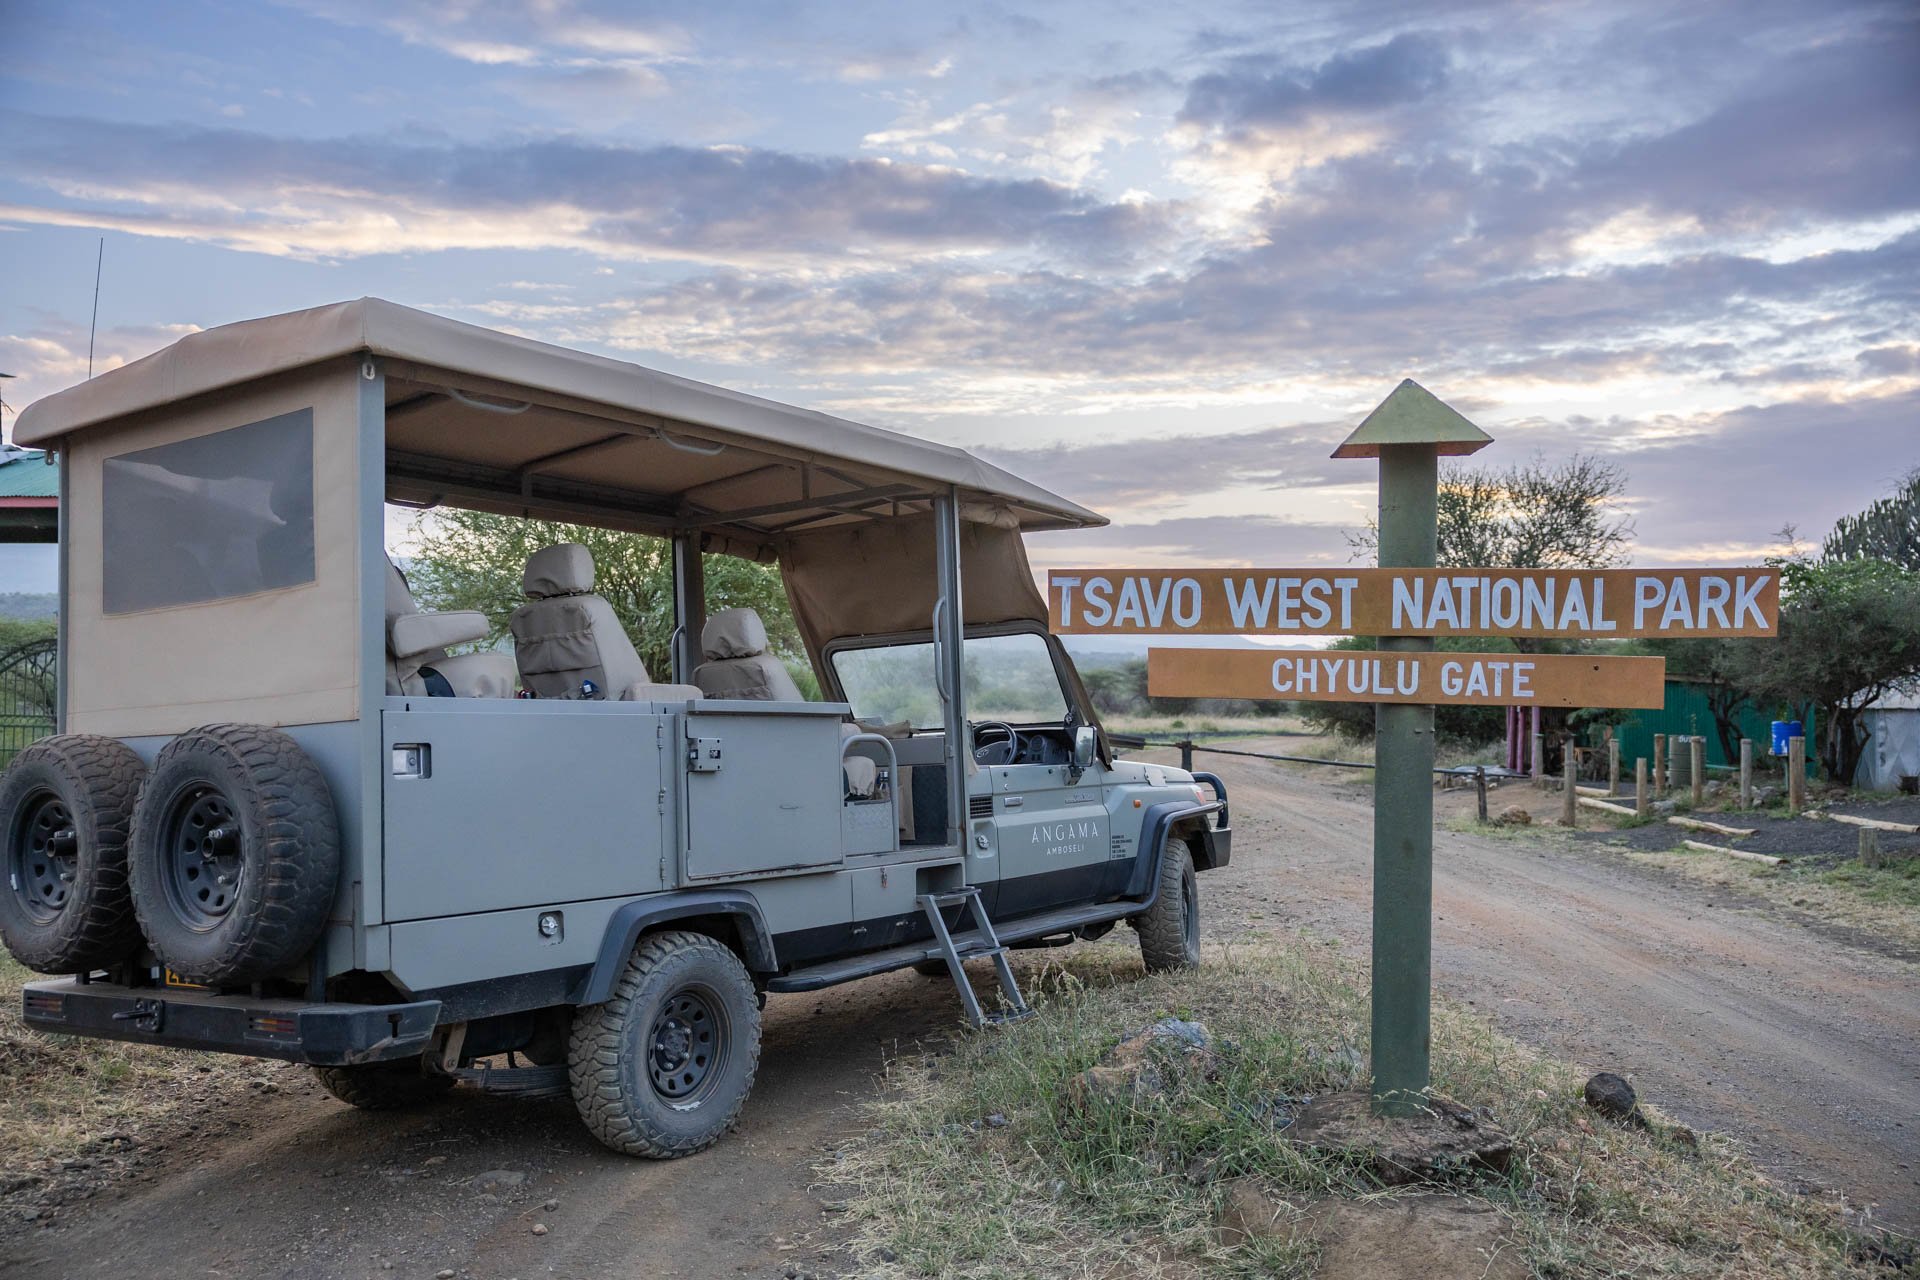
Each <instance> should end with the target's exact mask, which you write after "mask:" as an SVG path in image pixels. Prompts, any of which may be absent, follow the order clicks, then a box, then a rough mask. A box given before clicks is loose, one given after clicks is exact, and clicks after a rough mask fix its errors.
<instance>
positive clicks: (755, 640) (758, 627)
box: [700, 609, 767, 661]
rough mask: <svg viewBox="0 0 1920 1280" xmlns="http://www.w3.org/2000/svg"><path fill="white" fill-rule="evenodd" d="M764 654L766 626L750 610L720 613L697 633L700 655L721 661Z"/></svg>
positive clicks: (726, 610)
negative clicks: (698, 635) (698, 634)
mask: <svg viewBox="0 0 1920 1280" xmlns="http://www.w3.org/2000/svg"><path fill="white" fill-rule="evenodd" d="M766 651H767V624H766V623H764V622H762V621H760V615H759V614H758V613H756V612H755V611H753V610H752V609H722V610H721V611H720V612H718V613H716V614H714V615H713V616H712V617H711V618H708V619H707V625H706V626H705V627H702V628H701V630H700V652H702V653H704V654H706V655H707V657H709V658H712V659H715V660H716V661H722V660H725V659H727V658H751V657H754V656H755V655H757V654H762V653H765V652H766Z"/></svg>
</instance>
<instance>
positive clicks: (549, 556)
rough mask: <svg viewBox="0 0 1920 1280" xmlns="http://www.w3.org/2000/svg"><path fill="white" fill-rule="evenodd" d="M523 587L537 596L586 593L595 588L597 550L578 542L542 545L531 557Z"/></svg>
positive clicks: (533, 597) (538, 597) (545, 597)
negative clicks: (594, 575) (594, 564)
mask: <svg viewBox="0 0 1920 1280" xmlns="http://www.w3.org/2000/svg"><path fill="white" fill-rule="evenodd" d="M520 589H521V590H522V591H524V592H526V593H527V595H528V596H529V597H530V598H532V599H534V600H545V599H547V598H548V597H549V596H580V595H585V594H587V593H588V592H589V591H592V590H593V553H592V552H591V551H589V550H587V549H586V548H585V547H583V546H581V545H580V544H579V543H577V542H562V543H560V544H559V545H557V546H552V547H542V548H540V550H538V551H536V552H534V553H533V554H532V555H530V556H528V557H527V571H526V572H525V573H523V574H521V575H520Z"/></svg>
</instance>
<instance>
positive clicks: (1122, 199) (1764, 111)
mask: <svg viewBox="0 0 1920 1280" xmlns="http://www.w3.org/2000/svg"><path fill="white" fill-rule="evenodd" d="M0 48H4V49H5V52H6V56H5V59H4V73H3V74H0V144H3V145H0V158H3V161H4V162H3V163H0V372H6V373H11V374H13V375H15V377H14V378H13V380H11V381H7V382H0V394H4V396H5V398H6V402H7V410H6V413H5V415H4V417H5V422H6V424H7V426H8V428H9V429H10V428H11V423H12V411H13V409H14V407H15V406H18V405H24V404H27V403H31V401H32V400H34V399H36V398H37V397H39V396H42V395H45V394H48V393H50V392H52V391H56V390H58V389H60V388H62V387H65V386H68V385H71V384H72V383H74V382H76V381H79V380H81V379H82V378H84V377H85V376H86V373H87V346H88V328H89V321H90V316H91V311H92V307H93V302H94V274H95V271H94V269H95V262H96V252H101V244H102V240H103V239H104V251H103V252H102V258H101V262H102V270H101V283H100V291H99V319H98V335H97V340H96V344H95V345H96V350H95V353H94V369H95V371H96V372H99V371H101V370H105V369H111V368H113V367H115V366H117V365H119V364H122V363H125V362H126V361H129V360H132V359H136V358H138V357H139V356H141V355H144V354H147V353H148V352H151V351H153V350H156V349H158V348H159V347H161V346H164V345H165V344H167V343H168V342H170V341H172V340H173V339H175V338H177V337H178V336H180V335H182V334H184V333H188V332H191V331H192V330H194V329H196V328H202V327H209V326H212V325H217V324H222V323H226V322H230V321H234V320H241V319H247V318H251V317H255V316H260V315H267V314H271V313H275V312H281V311H290V310H295V309H298V308H302V307H308V306H314V305H318V304H321V303H325V302H332V301H338V300H340V299H344V298H353V297H359V296H362V295H369V294H371V295H376V296H380V297H385V298H389V299H392V300H394V301H396V302H401V303H404V304H407V305H410V306H416V307H422V308H425V309H428V310H431V311H435V312H438V313H440V314H443V315H448V316H452V317H455V318H457V319H461V320H467V321H471V322H474V323H478V324H484V325H490V326H493V327H496V328H501V329H506V330H510V331H512V332H515V333H520V334H524V335H527V336H530V337H535V338H540V339H543V340H547V341H552V342H557V343H562V344H565V345H568V346H573V347H579V348H582V349H585V350H589V351H595V352H599V353H602V354H606V355H612V356H616V357H619V358H622V359H627V360H631V361H634V362H636V363H638V364H642V365H647V366H649V367H653V368H658V369H665V370H669V371H672V372H675V373H679V374H683V375H687V376H691V377H696V378H702V379H706V380H709V381H713V382H719V383H723V384H726V385H729V386H733V387H738V388H741V389H743V390H748V391H752V392H755V393H757V394H761V395H766V396H770V397H773V398H775V399H779V400H783V401H788V402H791V403H797V404H802V405H806V406H810V407H814V408H818V409H823V410H826V411H829V412H833V413H838V414H842V415H844V416H847V417H851V418H854V419H857V420H860V421H864V422H869V423H873V424H875V425H878V426H885V427H890V428H894V429H897V430H900V431H905V432H909V433H911V434H914V435H918V436H923V437H927V438H930V439H935V440H940V441H944V442H947V443H952V444H957V445H962V446H965V447H968V448H972V449H976V450H978V451H979V452H981V453H983V454H984V455H985V456H987V457H989V458H990V459H992V460H993V461H995V462H997V463H1000V464H1001V465H1004V466H1006V467H1008V468H1010V469H1012V470H1014V471H1016V472H1018V473H1020V474H1023V475H1026V476H1028V477H1030V478H1032V479H1034V480H1036V481H1038V482H1040V483H1042V484H1045V485H1047V486H1048V487H1050V488H1052V489H1054V490H1055V491H1056V492H1059V493H1061V494H1063V495H1065V496H1067V497H1069V498H1072V499H1074V500H1076V501H1078V502H1081V503H1083V504H1085V505H1088V506H1091V507H1094V508H1095V509H1097V510H1100V511H1102V512H1104V513H1105V514H1107V515H1109V516H1111V517H1112V519H1113V524H1112V526H1111V527H1109V528H1106V529H1101V530H1094V531H1087V532H1080V533H1058V534H1045V535H1036V536H1035V537H1033V538H1031V539H1029V550H1030V553H1031V555H1032V557H1033V559H1034V561H1035V563H1036V565H1038V566H1041V567H1044V566H1047V565H1074V564H1079V565H1085V564H1099V565H1113V566H1119V565H1159V564H1183V563H1184V564H1261V565H1267V566H1281V565H1312V564H1322V563H1343V562H1346V561H1347V560H1348V559H1349V556H1350V554H1351V553H1350V549H1349V546H1348V543H1347V539H1346V533H1347V532H1348V531H1350V530H1352V529H1354V528H1356V527H1358V526H1359V525H1361V524H1362V523H1363V522H1364V521H1365V519H1366V518H1367V516H1368V514H1369V512H1370V510H1371V508H1372V505H1373V502H1374V500H1375V489H1374V481H1375V473H1374V468H1373V465H1372V464H1370V463H1366V462H1352V461H1346V462H1336V461H1332V460H1330V459H1329V458H1328V454H1329V452H1330V451H1331V450H1332V448H1333V446H1334V445H1335V444H1337V443H1338V442H1339V440H1340V439H1341V438H1342V437H1343V436H1345V435H1346V433H1347V432H1348V431H1350V430H1351V429H1352V427H1353V426H1354V425H1355V424H1356V423H1357V422H1358V421H1359V419H1360V418H1361V417H1363V416H1364V415H1365V414H1366V412H1367V411H1368V410H1369V409H1370V408H1371V407H1372V406H1373V405H1375V404H1376V403H1378V402H1379V401H1380V400H1381V399H1382V398H1383V397H1384V396H1385V395H1386V394H1387V393H1388V392H1389V391H1390V390H1392V388H1393V387H1394V386H1395V385H1396V384H1397V383H1398V382H1399V380H1400V379H1401V378H1403V377H1413V378H1416V379H1418V380H1419V381H1420V382H1421V383H1422V384H1423V385H1425V386H1427V387H1428V388H1429V389H1430V390H1432V391H1434V392H1435V393H1436V394H1438V395H1439V396H1441V397H1442V398H1443V399H1445V400H1447V401H1448V402H1449V403H1451V404H1453V405H1454V406H1455V407H1457V408H1459V409H1461V410H1462V411H1463V412H1465V413H1466V414H1467V415H1468V416H1469V417H1470V418H1472V419H1473V420H1474V421H1476V422H1477V423H1478V424H1479V425H1480V426H1482V427H1483V428H1485V429H1486V430H1487V431H1488V432H1489V433H1490V434H1492V435H1493V436H1494V438H1495V441H1496V443H1495V444H1494V445H1493V446H1491V447H1490V448H1488V449H1487V450H1486V451H1485V452H1484V453H1482V454H1481V455H1480V456H1479V458H1478V459H1477V460H1476V461H1480V462H1484V463H1487V464H1490V465H1505V464H1509V463H1514V462H1521V461H1526V460H1528V459H1530V458H1532V457H1534V456H1536V455H1537V456H1540V457H1542V458H1544V459H1546V460H1548V461H1554V460H1558V459H1561V458H1564V457H1566V456H1568V455H1569V454H1571V453H1573V452H1574V451H1577V450H1585V451H1589V452H1594V453H1599V454H1601V455H1603V456H1605V457H1607V458H1608V459H1610V460H1612V461H1614V462H1616V463H1618V464H1619V465H1620V466H1621V467H1622V468H1623V469H1624V470H1625V472H1626V474H1627V476H1628V484H1629V497H1628V507H1629V510H1630V512H1631V514H1632V516H1633V519H1634V522H1635V525H1636V529H1637V540H1636V543H1635V546H1634V561H1635V563H1638V564H1642V565H1676V564H1728V563H1739V562H1750V561H1753V560H1756V559H1757V558H1759V557H1760V556H1762V555H1765V554H1767V553H1768V552H1769V551H1771V550H1774V549H1775V548H1776V547H1777V545H1778V540H1777V538H1776V532H1777V531H1778V530H1779V529H1780V528H1781V526H1782V525H1783V524H1785V523H1789V522H1790V523H1793V524H1795V525H1797V526H1798V528H1799V530H1800V533H1801V535H1802V536H1803V537H1806V538H1808V539H1810V540H1813V541H1817V540H1818V539H1819V537H1821V536H1822V535H1823V534H1824V533H1825V532H1826V531H1827V529H1828V528H1830V527H1831V525H1832V522H1833V520H1834V518H1835V517H1837V516H1840V515H1842V514H1845V513H1848V512H1851V511H1855V510H1858V509H1859V508H1861V507H1863V506H1865V505H1866V504H1867V503H1868V502H1870V501H1871V500H1873V499H1874V498H1876V497H1879V496H1882V495H1883V494H1885V493H1887V492H1888V491H1890V490H1891V489H1892V487H1893V486H1894V483H1895V482H1896V481H1897V480H1898V478H1899V477H1900V476H1901V475H1903V474H1904V473H1905V472H1907V471H1909V470H1911V469H1912V468H1913V467H1915V466H1916V465H1920V305H1916V304H1917V303H1920V11H1916V10H1915V8H1914V7H1913V6H1912V5H1911V4H1910V3H1904V2H1901V3H1886V4H1872V3H1865V4H1849V3H1844V2H1842V0H1825V2H1820V3H1780V2H1776V0H1737V2H1733V0H1729V2H1725V3H1719V2H1716V0H1696V2H1692V3H1687V4H1679V5H1676V4H1672V3H1670V2H1661V3H1649V4H1633V3H1607V4H1581V3H1556V2H1549V0H1540V2H1536V3H1518V4H1482V3H1469V2H1454V0H1421V2H1420V3H1391V2H1388V0H1347V2H1344V3H1329V4H1310V3H1275V2H1274V0H1267V2H1264V3H1252V4H1234V3H1210V4H1209V3H1196V4H1189V5H1167V4H1164V3H1153V4H1144V3H1126V2H1121V3H1103V4H1077V3H1071V2H1069V0H1060V2H1057V3H1049V4H1046V5H1032V6H1029V7H1026V8H1016V7H1010V6H1005V5H1000V4H980V5H975V4H964V3H941V4H911V3H905V2H902V0H895V2H894V3H886V4H871V5H869V4H860V3H833V4H821V3H811V2H809V0H791V2H788V3H782V4H777V5H776V4H771V3H761V4H751V3H739V2H736V0H711V2H709V3H706V4H703V5H699V6H691V5H684V6H651V5H645V4H634V3H626V4H611V3H596V2H594V0H280V2H278V3H268V2H263V0H231V2H229V0H206V2H202V3H191V2H189V0H177V2H175V3H169V4H165V5H153V4H135V3H118V4H115V3H96V2H93V0H59V2H58V3H41V2H39V0H0ZM52 573H53V570H52V561H51V558H50V556H48V555H47V554H46V553H45V551H44V549H32V550H30V551H26V552H22V551H21V550H19V549H12V550H10V551H7V552H6V553H5V554H4V555H0V591H5V590H47V589H51V583H52Z"/></svg>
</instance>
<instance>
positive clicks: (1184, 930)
mask: <svg viewBox="0 0 1920 1280" xmlns="http://www.w3.org/2000/svg"><path fill="white" fill-rule="evenodd" d="M1180 897H1181V903H1180V931H1181V934H1182V937H1183V940H1184V941H1185V942H1186V946H1187V955H1188V957H1189V958H1190V959H1194V960H1198V959H1199V958H1200V890H1199V886H1198V885H1196V884H1195V883H1194V882H1193V872H1191V871H1189V872H1187V874H1186V875H1185V876H1183V877H1181V880H1180Z"/></svg>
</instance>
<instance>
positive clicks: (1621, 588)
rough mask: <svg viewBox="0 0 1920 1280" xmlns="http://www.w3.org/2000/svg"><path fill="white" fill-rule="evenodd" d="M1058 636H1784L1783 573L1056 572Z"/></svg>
mask: <svg viewBox="0 0 1920 1280" xmlns="http://www.w3.org/2000/svg"><path fill="white" fill-rule="evenodd" d="M1047 601H1048V609H1049V612H1050V613H1051V615H1052V620H1053V630H1054V631H1055V633H1056V634H1059V635H1194V636H1219V635H1257V636H1314V635H1359V636H1541V637H1554V638H1562V639H1567V638H1574V637H1587V638H1597V639H1624V638H1626V637H1628V636H1660V637H1665V638H1668V639H1680V638H1687V637H1692V638H1704V637H1712V636H1772V635H1774V634H1775V633H1776V631H1777V629H1778V627H1779V625H1780V579H1779V575H1778V574H1777V573H1775V572H1774V571H1773V570H1771V569H1344V570H1342V569H1055V570H1053V571H1051V572H1050V573H1048V575H1047Z"/></svg>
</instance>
